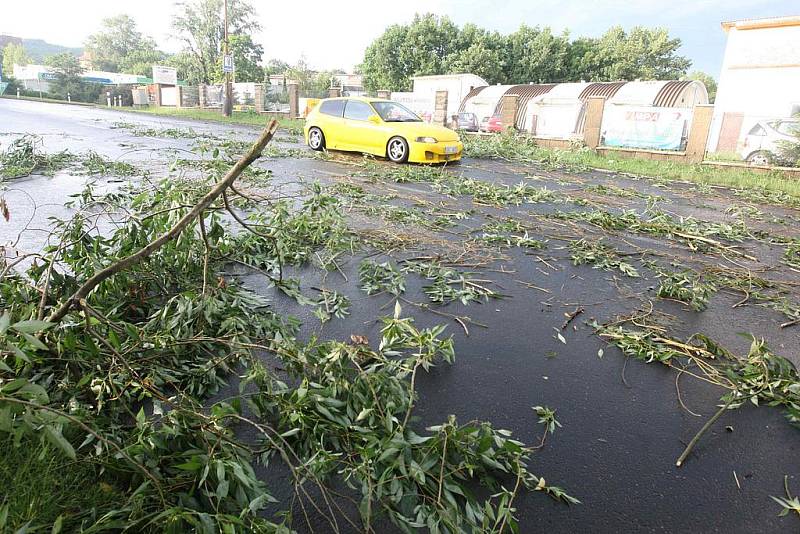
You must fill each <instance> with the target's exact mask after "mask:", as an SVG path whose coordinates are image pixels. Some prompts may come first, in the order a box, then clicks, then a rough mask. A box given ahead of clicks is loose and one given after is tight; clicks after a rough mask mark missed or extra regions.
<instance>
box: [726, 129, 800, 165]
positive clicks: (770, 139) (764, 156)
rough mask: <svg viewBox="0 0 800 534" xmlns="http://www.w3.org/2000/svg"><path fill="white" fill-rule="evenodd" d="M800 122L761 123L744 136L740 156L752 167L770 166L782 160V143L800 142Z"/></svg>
mask: <svg viewBox="0 0 800 534" xmlns="http://www.w3.org/2000/svg"><path fill="white" fill-rule="evenodd" d="M798 136H800V120H798V119H779V120H774V121H761V122H758V123H756V125H755V126H753V127H752V128H750V131H749V132H747V135H745V136H744V141H743V142H742V145H741V148H740V150H739V155H740V156H742V159H743V160H745V161H747V163H749V164H750V165H770V164H772V163H778V162H779V160H780V148H781V142H782V141H785V142H790V143H791V142H794V143H797V142H800V139H798Z"/></svg>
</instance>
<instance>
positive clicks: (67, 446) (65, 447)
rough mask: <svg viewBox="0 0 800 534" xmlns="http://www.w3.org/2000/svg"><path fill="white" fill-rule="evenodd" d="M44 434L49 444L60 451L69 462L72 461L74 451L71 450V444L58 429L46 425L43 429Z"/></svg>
mask: <svg viewBox="0 0 800 534" xmlns="http://www.w3.org/2000/svg"><path fill="white" fill-rule="evenodd" d="M44 433H45V435H46V436H47V439H49V440H50V443H52V444H53V445H55V446H56V447H58V448H59V449H61V450H62V451H63V452H64V454H66V455H67V456H68V457H69V459H70V460H74V459H75V458H76V456H75V449H73V448H72V444H71V443H70V442H69V441H67V438H65V437H64V435H63V434H62V433H61V429H60V428H58V427H55V426H52V425H46V426H45V427H44Z"/></svg>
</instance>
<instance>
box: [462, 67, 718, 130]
mask: <svg viewBox="0 0 800 534" xmlns="http://www.w3.org/2000/svg"><path fill="white" fill-rule="evenodd" d="M505 95H518V96H519V101H518V105H517V116H516V117H515V120H514V122H515V126H516V127H517V128H518V129H519V130H523V131H535V129H536V125H537V123H538V121H539V119H540V118H541V119H542V120H545V119H546V121H547V122H548V124H550V125H551V126H552V125H553V124H557V129H559V130H561V129H563V130H564V131H563V135H564V136H569V135H580V134H581V133H582V132H583V129H584V126H585V104H586V101H587V100H588V99H589V98H590V97H598V96H599V97H604V98H605V99H606V100H607V102H608V104H614V105H628V106H645V107H648V106H654V107H677V108H692V107H694V106H696V105H698V104H707V103H708V92H707V91H706V88H705V86H704V85H703V84H702V83H701V82H698V81H695V80H670V81H635V82H592V83H588V82H573V83H559V84H552V83H549V84H529V85H491V86H487V87H483V88H481V87H476V88H474V89H473V90H472V91H470V92H469V94H468V95H467V96H466V98H464V100H463V101H462V102H461V105H460V107H459V110H460V111H467V112H472V113H476V114H477V115H478V119H479V120H480V119H482V118H483V117H484V116H486V115H489V114H492V110H493V114H499V113H501V112H502V109H503V96H505ZM556 108H558V110H556ZM548 114H549V115H548ZM555 114H557V115H558V117H556V115H555ZM570 114H572V115H570ZM570 117H574V122H572V119H571V118H570ZM556 119H557V120H556ZM541 124H542V125H544V123H541ZM567 124H569V126H567ZM551 129H552V128H551Z"/></svg>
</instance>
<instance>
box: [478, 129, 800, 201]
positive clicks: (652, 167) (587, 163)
mask: <svg viewBox="0 0 800 534" xmlns="http://www.w3.org/2000/svg"><path fill="white" fill-rule="evenodd" d="M463 140H464V151H465V153H466V154H467V155H468V156H470V157H474V158H502V159H507V160H510V161H517V162H523V163H524V162H537V163H544V164H548V165H554V166H560V167H573V168H574V167H578V168H580V167H583V168H586V169H589V168H595V169H606V170H610V171H615V172H624V173H630V174H635V175H639V176H647V177H651V178H657V179H659V180H667V181H684V182H693V183H698V184H703V185H718V186H724V187H730V188H733V189H747V190H756V191H759V192H761V191H763V192H765V194H764V195H761V196H760V197H759V198H758V200H760V201H763V202H769V203H776V200H778V199H781V201H779V203H782V204H790V205H792V206H800V180H791V179H787V178H786V176H785V175H784V174H782V173H780V172H770V173H758V172H755V171H752V170H750V169H746V168H736V169H731V168H720V167H714V166H709V165H701V164H688V163H677V162H669V161H653V160H643V159H625V158H613V157H609V156H602V155H600V154H597V153H596V152H594V151H593V150H590V149H588V148H577V149H574V150H561V149H552V148H543V147H539V146H536V144H535V143H534V141H533V139H531V138H527V137H524V136H517V135H514V134H501V135H494V136H469V135H467V136H464V139H463ZM770 193H773V194H774V193H777V194H778V196H777V197H775V196H774V195H770ZM782 195H786V196H787V198H781V196H782Z"/></svg>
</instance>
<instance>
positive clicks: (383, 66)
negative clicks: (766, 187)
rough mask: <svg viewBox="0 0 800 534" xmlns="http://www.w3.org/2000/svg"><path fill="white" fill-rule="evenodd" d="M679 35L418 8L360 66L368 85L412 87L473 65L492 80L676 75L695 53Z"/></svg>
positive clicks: (659, 30)
mask: <svg viewBox="0 0 800 534" xmlns="http://www.w3.org/2000/svg"><path fill="white" fill-rule="evenodd" d="M680 45H681V41H680V39H677V38H671V37H670V36H669V33H668V32H667V30H665V29H663V28H645V27H641V26H637V27H634V28H632V29H630V30H629V31H625V30H624V29H623V28H622V27H620V26H615V27H613V28H610V29H609V30H608V31H607V32H606V33H605V34H603V35H602V36H601V37H599V38H585V37H582V38H577V39H574V40H571V39H570V36H569V33H568V32H563V33H561V34H556V33H554V32H553V31H552V30H551V29H550V28H548V27H546V26H545V27H540V26H527V25H525V24H522V25H521V26H520V27H519V29H518V30H517V31H515V32H514V33H511V34H509V35H501V34H499V33H497V32H489V31H487V30H485V29H483V28H480V27H478V26H476V25H474V24H466V25H464V26H463V27H458V26H457V25H456V24H454V23H453V22H452V21H451V20H450V19H449V18H448V17H446V16H442V17H440V16H437V15H433V14H425V15H419V14H418V15H416V16H415V17H414V19H413V20H412V21H411V22H410V23H409V24H394V25H392V26H389V27H388V28H387V29H386V31H384V33H383V34H382V35H381V36H380V37H378V38H377V39H375V40H374V41H373V42H372V44H370V46H369V47H368V48H367V50H366V51H365V53H364V61H363V62H362V64H361V65H360V67H359V69H360V71H361V73H362V74H363V75H364V85H365V87H366V88H367V89H368V90H372V91H374V90H378V89H389V90H393V91H403V90H410V89H411V77H412V76H422V75H426V74H456V73H462V72H471V73H473V74H477V75H479V76H481V77H483V78H485V79H486V81H488V82H489V83H492V84H494V83H508V84H515V83H520V84H522V83H529V82H564V81H580V80H586V81H611V80H635V79H642V80H654V79H674V78H679V77H681V76H683V75H685V74H686V71H687V70H688V68H689V67H690V66H691V61H690V60H688V59H687V58H685V57H683V56H681V55H679V54H678V49H679V48H680Z"/></svg>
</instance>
